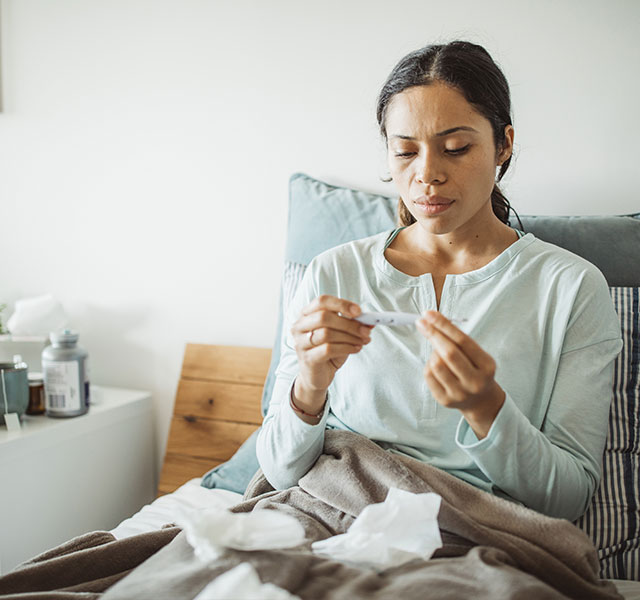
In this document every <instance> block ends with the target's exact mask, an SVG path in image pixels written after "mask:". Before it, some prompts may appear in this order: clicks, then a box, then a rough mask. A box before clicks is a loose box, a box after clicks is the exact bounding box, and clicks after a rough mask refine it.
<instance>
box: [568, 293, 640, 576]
mask: <svg viewBox="0 0 640 600" xmlns="http://www.w3.org/2000/svg"><path fill="white" fill-rule="evenodd" d="M611 297H612V299H613V303H614V306H615V308H616V311H617V313H618V318H619V319H620V327H621V330H622V339H623V344H624V345H623V348H622V351H621V352H620V354H619V355H618V358H617V359H616V363H615V367H614V383H613V400H612V403H611V412H610V415H609V437H608V440H607V445H606V447H605V452H604V457H603V465H602V481H601V482H600V486H599V488H598V490H597V491H596V493H595V495H594V497H593V500H592V501H591V504H590V506H589V508H588V509H587V512H586V513H585V514H584V515H583V516H582V517H580V519H578V521H576V525H578V527H580V528H581V529H582V530H584V531H585V533H587V535H589V536H590V537H591V539H592V540H593V543H594V544H595V546H596V548H597V549H598V558H599V559H600V576H601V577H603V578H608V579H634V580H640V484H639V482H638V479H639V478H640V426H639V419H640V288H637V287H614V288H611Z"/></svg>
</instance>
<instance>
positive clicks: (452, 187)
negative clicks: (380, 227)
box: [385, 82, 513, 234]
mask: <svg viewBox="0 0 640 600" xmlns="http://www.w3.org/2000/svg"><path fill="white" fill-rule="evenodd" d="M385 125H386V131H387V156H388V162H389V169H390V172H391V176H392V178H393V181H394V182H395V184H396V186H397V187H398V191H399V192H400V196H401V198H402V200H403V201H404V203H405V205H406V207H407V209H408V210H409V212H410V213H411V214H412V215H413V216H414V217H415V219H416V221H417V222H418V223H419V224H420V225H422V226H423V227H425V228H426V229H427V230H428V231H430V232H431V233H437V234H444V233H451V232H453V231H455V230H458V229H459V228H460V227H466V228H467V229H468V228H469V227H470V229H469V230H472V229H473V226H474V225H479V224H481V223H483V222H486V219H491V218H493V212H492V209H491V191H492V190H493V185H494V182H495V176H496V167H497V166H498V165H501V164H502V163H503V162H504V161H505V160H506V159H507V158H508V157H509V156H510V155H511V150H512V148H513V127H511V126H510V125H509V126H507V128H506V130H505V134H506V135H505V137H506V141H505V147H504V149H502V152H500V153H499V154H498V153H497V152H496V147H495V143H494V140H493V130H492V128H491V124H490V123H489V121H488V120H487V119H486V118H485V117H484V116H483V115H481V114H480V113H479V112H477V111H476V110H475V109H474V108H473V107H472V106H471V104H469V102H467V100H466V99H465V97H464V96H463V95H462V94H461V93H460V92H458V91H457V90H455V89H453V88H451V87H449V86H448V85H446V84H443V83H440V82H435V83H432V84H430V85H423V86H418V87H412V88H409V89H407V90H405V91H404V92H402V93H400V94H397V95H396V96H394V97H393V98H392V99H391V102H390V104H389V106H388V107H387V114H386V123H385Z"/></svg>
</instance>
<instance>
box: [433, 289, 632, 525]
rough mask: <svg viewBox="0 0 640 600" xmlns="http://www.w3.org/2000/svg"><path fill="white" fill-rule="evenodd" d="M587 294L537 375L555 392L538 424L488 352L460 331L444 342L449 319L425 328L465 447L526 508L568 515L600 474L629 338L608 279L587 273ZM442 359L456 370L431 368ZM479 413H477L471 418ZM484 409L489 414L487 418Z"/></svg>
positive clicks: (442, 396) (581, 506)
mask: <svg viewBox="0 0 640 600" xmlns="http://www.w3.org/2000/svg"><path fill="white" fill-rule="evenodd" d="M594 283H595V284H596V285H595V286H594V285H593V284H594ZM581 292H582V293H581V295H579V297H578V298H577V299H576V302H575V306H574V311H573V313H572V318H571V319H570V322H569V324H568V326H567V330H566V331H565V332H564V343H563V351H562V353H561V354H560V356H559V360H558V362H557V365H556V369H555V372H553V373H540V374H539V376H540V377H553V378H554V379H553V390H552V392H551V397H550V398H549V399H548V401H546V400H542V399H541V402H546V415H545V418H544V420H543V422H542V426H541V428H540V429H538V428H536V427H534V426H533V425H532V424H531V423H530V421H529V419H528V418H527V416H526V415H525V414H524V413H523V412H522V411H521V410H520V408H519V402H518V398H516V397H511V396H510V395H509V394H508V393H506V394H505V393H504V392H502V390H500V391H501V392H502V394H498V393H494V390H495V389H496V387H497V388H498V389H499V386H497V384H495V381H494V380H493V379H492V369H491V368H490V367H491V364H490V360H488V361H483V359H482V358H483V357H482V354H481V353H479V352H478V351H477V349H475V348H474V347H473V346H472V345H471V344H469V342H468V341H465V340H464V338H463V337H461V336H465V334H463V333H462V332H459V333H458V334H455V335H453V334H452V335H451V338H449V341H448V342H446V343H445V342H444V341H443V340H442V339H438V338H441V337H442V336H443V335H445V334H444V333H443V331H446V330H447V329H448V328H449V326H450V324H449V325H446V324H445V326H442V327H439V328H438V329H439V333H437V334H434V333H431V334H428V332H426V331H424V327H421V329H422V330H423V333H425V334H426V335H429V337H430V339H431V340H432V343H433V346H434V353H438V354H439V355H440V357H439V358H438V359H437V360H436V361H431V360H430V363H432V364H431V365H427V372H426V373H425V378H426V379H427V381H428V382H429V381H430V379H431V380H433V379H434V378H435V379H436V382H435V384H434V383H433V381H432V382H431V383H430V384H429V385H430V387H432V386H433V387H432V391H434V395H436V398H437V399H438V401H439V402H441V403H442V404H446V405H447V406H449V407H456V408H458V409H459V410H460V412H461V413H462V414H463V418H462V419H461V421H460V423H459V426H458V430H457V434H456V442H457V444H458V446H459V447H460V448H461V449H463V450H464V451H465V452H466V453H467V454H468V455H469V456H470V457H471V458H472V459H473V460H474V462H475V463H476V464H477V466H478V467H479V468H480V470H481V471H482V472H483V473H484V474H485V476H486V477H487V478H488V479H489V480H490V481H491V482H492V483H493V484H494V486H495V487H497V488H499V489H500V490H502V491H503V492H506V493H507V494H508V495H510V496H511V497H513V498H514V499H516V500H519V501H521V502H522V503H524V504H525V505H526V506H529V507H531V508H534V509H536V510H538V511H540V512H543V513H545V514H548V515H551V516H555V517H563V518H567V519H570V520H574V519H576V518H577V517H579V516H580V515H581V514H582V513H583V512H584V511H585V510H586V508H587V506H588V503H589V501H590V499H591V496H592V495H593V493H594V491H595V489H596V487H597V485H598V482H599V480H600V464H601V460H602V453H603V449H604V445H605V441H606V435H607V426H608V414H609V407H610V403H611V384H612V374H613V363H614V360H615V357H616V356H617V355H618V353H619V351H620V349H621V345H622V343H621V340H620V335H619V325H618V321H617V318H616V316H615V312H614V310H613V306H612V304H611V299H610V297H609V294H608V289H607V287H606V284H604V281H603V280H602V281H595V282H594V280H593V278H591V280H590V281H589V279H587V281H586V283H585V286H584V288H583V290H581ZM440 319H443V317H442V316H438V317H436V321H439V320H440ZM556 333H557V331H556ZM452 338H453V339H452ZM454 340H455V341H454ZM452 344H456V346H457V347H458V348H459V349H460V351H461V352H462V351H463V349H466V357H467V359H468V360H469V363H470V365H467V364H465V362H464V360H462V359H461V358H460V356H457V355H456V352H453V351H452V348H451V345H452ZM480 350H481V349H480ZM442 356H445V357H446V358H444V359H443V358H442ZM485 358H486V357H485ZM441 361H443V362H445V363H450V364H451V366H450V372H449V373H444V374H443V367H442V365H439V366H437V367H435V368H434V364H436V365H437V363H438V362H441ZM472 367H473V368H472ZM500 367H501V368H503V369H514V368H515V369H518V368H525V369H526V367H527V366H526V365H509V364H505V365H501V366H500ZM432 368H433V371H434V372H431V369H432ZM474 370H475V372H474ZM434 373H435V374H434ZM456 380H457V381H456ZM470 389H473V390H474V391H476V392H478V391H480V393H479V394H478V393H476V394H474V393H472V392H471V391H470ZM465 392H466V394H465ZM483 394H484V395H483ZM483 402H484V404H485V407H486V410H483ZM456 404H457V406H456ZM496 406H497V407H498V408H497V410H496ZM494 411H495V412H494ZM492 414H493V417H492ZM476 415H480V420H479V421H478V420H475V421H474V416H476ZM485 417H487V418H488V420H487V419H485V420H484V421H482V419H483V418H485ZM478 423H480V425H478Z"/></svg>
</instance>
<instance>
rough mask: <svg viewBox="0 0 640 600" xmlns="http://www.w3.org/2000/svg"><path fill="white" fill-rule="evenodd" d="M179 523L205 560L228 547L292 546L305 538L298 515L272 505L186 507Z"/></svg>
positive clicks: (199, 555)
mask: <svg viewBox="0 0 640 600" xmlns="http://www.w3.org/2000/svg"><path fill="white" fill-rule="evenodd" d="M176 523H177V525H179V526H180V527H181V528H182V530H183V531H184V532H185V535H186V536H187V541H188V542H189V544H191V546H193V550H194V552H195V555H196V556H197V557H198V558H199V559H200V560H202V561H204V562H209V561H212V560H215V559H216V558H218V557H220V556H222V555H223V554H224V552H225V550H226V549H227V548H233V549H235V550H267V549H275V548H292V547H293V546H299V545H300V544H302V543H303V542H304V540H305V533H304V527H302V525H301V524H300V523H299V522H298V521H297V520H296V519H295V518H293V517H292V516H290V515H286V514H283V513H280V512H277V511H275V510H268V509H256V510H254V511H253V512H249V513H233V512H231V511H229V510H220V508H219V507H215V508H212V509H205V510H194V511H183V512H182V513H181V514H180V515H178V517H177V518H176Z"/></svg>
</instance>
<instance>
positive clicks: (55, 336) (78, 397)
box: [42, 329, 89, 417]
mask: <svg viewBox="0 0 640 600" xmlns="http://www.w3.org/2000/svg"><path fill="white" fill-rule="evenodd" d="M49 339H50V340H51V345H50V346H47V347H46V348H45V349H44V350H43V351H42V372H43V374H44V397H45V409H46V413H47V416H48V417H77V416H78V415H83V414H84V413H86V412H87V411H88V410H89V363H88V358H89V355H88V353H87V351H86V350H84V349H82V348H81V347H80V346H78V333H77V332H76V331H71V330H70V329H64V330H62V331H55V332H52V333H51V334H50V335H49Z"/></svg>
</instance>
